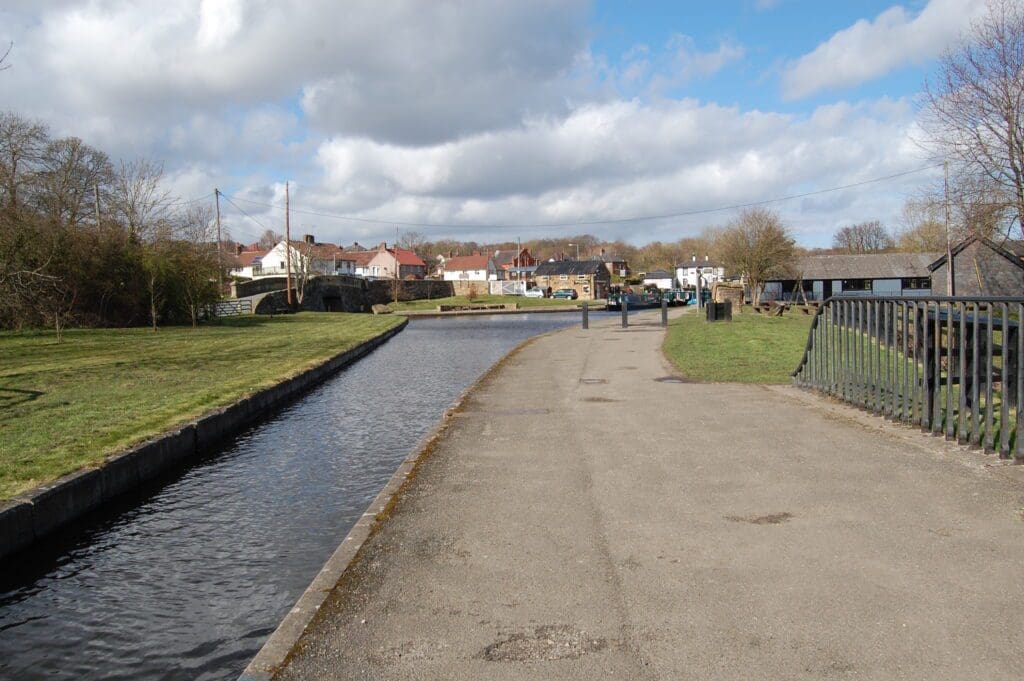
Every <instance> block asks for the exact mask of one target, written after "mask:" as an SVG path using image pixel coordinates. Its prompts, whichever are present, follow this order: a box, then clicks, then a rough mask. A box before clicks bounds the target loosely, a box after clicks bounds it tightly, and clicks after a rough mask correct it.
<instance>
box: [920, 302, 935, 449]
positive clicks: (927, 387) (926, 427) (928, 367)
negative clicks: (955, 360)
mask: <svg viewBox="0 0 1024 681" xmlns="http://www.w3.org/2000/svg"><path fill="white" fill-rule="evenodd" d="M930 308H931V304H930V303H929V302H928V301H927V300H926V301H924V310H923V313H922V318H921V325H920V328H921V369H922V372H921V431H922V432H925V433H927V432H928V431H930V430H931V429H932V415H933V412H932V383H933V382H934V380H935V375H934V373H933V370H934V366H935V365H934V364H933V362H932V354H933V350H932V343H931V338H930V335H931V334H930V332H931V326H932V324H931V311H930Z"/></svg>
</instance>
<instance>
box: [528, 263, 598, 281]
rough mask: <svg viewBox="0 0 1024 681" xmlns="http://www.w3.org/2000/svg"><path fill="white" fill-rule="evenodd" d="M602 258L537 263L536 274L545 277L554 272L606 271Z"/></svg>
mask: <svg viewBox="0 0 1024 681" xmlns="http://www.w3.org/2000/svg"><path fill="white" fill-rule="evenodd" d="M607 271H608V270H606V269H605V267H604V263H602V262H601V261H600V260H556V261H554V262H542V263H541V264H539V265H537V271H536V272H534V276H538V277H545V276H548V277H549V276H551V275H553V274H597V273H600V272H606V273H607Z"/></svg>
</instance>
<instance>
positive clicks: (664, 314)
mask: <svg viewBox="0 0 1024 681" xmlns="http://www.w3.org/2000/svg"><path fill="white" fill-rule="evenodd" d="M661 325H662V326H668V301H667V300H665V299H664V298H662V299H661Z"/></svg>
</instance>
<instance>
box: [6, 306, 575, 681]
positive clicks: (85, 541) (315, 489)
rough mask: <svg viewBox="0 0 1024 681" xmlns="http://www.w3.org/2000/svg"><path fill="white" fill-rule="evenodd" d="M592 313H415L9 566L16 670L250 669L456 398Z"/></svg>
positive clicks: (10, 648) (172, 673)
mask: <svg viewBox="0 0 1024 681" xmlns="http://www.w3.org/2000/svg"><path fill="white" fill-rule="evenodd" d="M577 323H579V317H578V316H577V315H569V314H524V315H493V316H486V317H454V318H453V317H449V318H443V319H414V320H412V321H411V322H410V324H409V326H408V327H407V328H406V329H405V330H404V331H403V332H402V333H400V334H398V335H397V336H395V337H394V338H392V339H391V340H390V341H388V342H387V343H385V344H384V345H383V346H381V347H380V348H379V349H377V350H376V351H374V352H373V353H372V354H370V355H369V356H367V357H365V358H363V359H362V360H360V361H359V362H357V363H356V364H354V365H352V366H351V367H349V368H348V369H346V370H344V371H343V372H341V373H340V374H338V375H337V376H336V377H334V378H333V379H331V380H330V381H328V382H327V383H325V384H324V385H322V386H320V387H319V388H317V389H316V390H314V391H313V392H311V393H309V394H308V395H307V396H305V397H304V398H302V399H301V400H299V401H298V402H295V403H294V404H292V405H291V406H289V407H287V408H286V409H284V410H282V411H281V412H280V413H278V414H276V415H275V416H274V417H272V418H270V419H268V420H266V421H264V422H262V423H260V424H259V425H257V426H254V427H253V428H251V429H249V430H248V431H246V432H244V433H243V434H241V435H240V436H239V437H237V438H236V439H235V440H233V441H232V442H230V443H229V444H228V445H226V446H224V447H223V448H222V449H221V450H220V451H218V452H215V453H213V454H212V455H210V456H208V457H206V458H205V459H204V460H202V461H200V462H198V463H197V464H196V465H194V466H192V467H190V468H188V469H187V470H185V471H183V472H181V473H180V474H178V475H177V476H176V477H173V478H172V479H169V480H163V481H161V482H160V483H158V484H155V485H152V486H150V487H149V488H148V489H146V490H143V491H140V492H139V493H138V494H135V495H133V496H132V497H131V498H128V499H124V500H123V501H121V502H120V503H119V504H118V505H117V507H115V508H111V509H108V510H106V511H103V512H102V513H99V514H96V515H94V516H92V517H90V518H87V519H86V520H85V521H84V522H83V523H80V524H79V526H78V527H75V528H72V529H71V530H70V531H68V532H66V533H64V535H63V536H61V537H59V538H58V539H57V540H55V541H52V542H49V543H48V544H47V545H46V546H44V547H43V550H41V551H38V552H34V557H33V559H32V560H31V561H29V560H27V559H24V558H22V559H17V560H8V561H6V564H4V565H3V566H0V678H4V679H24V678H39V677H48V678H66V679H99V678H103V679H140V678H146V679H232V678H235V677H237V675H238V674H239V673H240V672H241V671H242V669H243V668H244V667H245V665H246V664H247V663H248V661H249V659H251V658H252V657H253V655H255V653H256V652H257V651H258V650H259V648H260V646H261V645H262V644H263V641H264V640H265V639H266V638H267V636H268V635H269V634H270V633H271V632H272V631H273V630H274V628H275V627H276V625H277V623H278V622H279V621H280V620H281V619H282V617H283V616H284V615H285V613H287V611H288V610H289V608H290V607H291V606H292V605H293V604H294V603H295V601H296V600H297V598H298V597H299V595H300V594H301V593H302V591H303V590H304V589H305V588H306V586H307V585H308V584H309V583H310V581H312V579H313V577H314V576H315V575H316V573H317V572H318V571H319V570H320V568H321V567H322V566H323V564H324V562H325V561H326V560H327V558H328V557H329V556H330V554H331V553H332V552H333V551H334V549H335V548H336V547H337V545H338V544H339V543H340V542H341V540H342V538H343V537H344V536H345V534H346V533H347V532H348V530H349V529H350V528H351V527H352V525H353V524H355V522H356V520H358V518H359V516H360V515H361V514H362V513H363V511H364V510H365V509H366V506H367V505H368V504H369V503H370V501H371V500H372V499H373V497H374V496H375V495H376V494H377V492H378V491H379V490H380V488H381V487H383V486H384V484H385V483H386V482H387V480H388V479H389V478H390V476H391V474H392V473H393V471H394V470H395V469H396V468H397V467H398V464H399V463H400V462H401V461H402V460H403V459H404V458H405V457H406V456H407V455H408V454H409V453H410V451H411V450H412V448H413V447H414V446H415V445H416V443H417V442H418V440H419V439H420V438H421V437H422V436H423V435H425V434H426V433H427V432H428V431H429V430H430V429H431V427H433V426H434V424H436V423H437V422H438V420H439V419H440V418H441V416H442V414H443V412H444V410H445V409H446V408H448V407H449V406H451V404H452V403H453V402H454V401H455V400H456V399H457V398H458V396H459V395H460V394H461V393H462V392H463V391H464V390H465V389H466V388H467V387H468V386H469V385H471V384H472V383H473V382H474V381H475V380H476V379H477V378H478V377H479V376H481V375H482V374H483V372H484V371H486V370H487V369H488V368H489V367H490V366H492V365H493V364H494V363H495V362H497V361H498V360H499V359H500V358H501V357H503V356H504V355H505V354H506V353H508V352H509V350H511V349H512V348H513V347H514V346H515V345H517V344H518V343H520V342H521V341H523V340H524V339H526V338H529V337H531V336H534V335H537V334H541V333H545V332H547V331H551V330H554V329H557V328H560V327H564V326H567V325H571V324H577ZM154 389H156V390H159V386H154ZM37 554H41V555H37Z"/></svg>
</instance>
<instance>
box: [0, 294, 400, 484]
mask: <svg viewBox="0 0 1024 681" xmlns="http://www.w3.org/2000/svg"><path fill="white" fill-rule="evenodd" d="M400 322H401V319H400V318H396V317H386V316H385V317H379V316H372V315H355V314H315V313H302V314H297V315H289V316H283V317H275V318H273V319H270V318H267V317H245V318H237V319H229V320H224V321H223V322H220V323H217V324H210V325H206V326H202V327H200V328H199V329H196V330H193V329H190V328H164V329H161V330H160V331H159V332H158V333H153V332H152V331H149V330H147V329H79V330H70V331H67V332H66V334H65V337H64V342H63V343H57V342H56V339H55V337H54V335H53V334H52V333H49V332H34V333H24V334H11V333H3V334H0V357H3V360H2V362H0V500H2V499H7V498H9V497H11V496H14V495H15V494H17V493H19V492H21V491H24V490H26V489H29V488H31V487H34V486H36V485H38V484H40V483H43V482H46V481H49V480H53V479H55V478H58V477H60V476H61V475H64V474H66V473H69V472H71V471H74V470H77V469H79V468H82V467H84V466H88V465H90V464H95V463H97V462H99V461H101V460H102V459H103V458H104V456H106V455H107V454H110V453H111V452H113V451H116V450H118V449H121V448H124V447H126V446H128V445H130V444H133V443H136V442H139V441H141V440H144V439H146V438H148V437H151V436H153V435H156V434H157V433H160V432H161V431H163V430H166V429H167V428H169V427H170V426H173V425H175V424H178V423H182V422H185V421H188V420H189V419H191V418H194V417H196V416H199V415H200V414H202V413H204V412H206V411H208V410H210V409H212V408H214V407H219V406H224V405H226V404H230V403H231V402H233V401H235V400H237V399H238V398H239V397H241V396H243V395H244V394H246V393H248V392H251V391H253V390H256V389H258V388H262V387H266V386H269V385H272V384H274V383H276V382H278V381H279V380H281V379H282V378H284V377H286V376H289V375H291V374H294V373H297V372H298V371H300V370H302V369H304V368H307V367H310V366H312V365H314V364H317V363H318V362H320V361H323V360H325V359H327V358H328V357H331V356H333V355H335V354H338V353H340V352H342V351H344V350H346V349H348V348H350V347H353V346H355V345H357V344H358V343H360V342H362V341H364V340H367V339H369V338H371V337H373V336H376V335H377V334H379V333H382V332H383V331H386V330H387V329H389V328H391V327H393V326H395V325H396V324H399V323H400Z"/></svg>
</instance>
